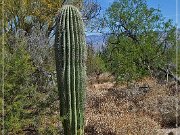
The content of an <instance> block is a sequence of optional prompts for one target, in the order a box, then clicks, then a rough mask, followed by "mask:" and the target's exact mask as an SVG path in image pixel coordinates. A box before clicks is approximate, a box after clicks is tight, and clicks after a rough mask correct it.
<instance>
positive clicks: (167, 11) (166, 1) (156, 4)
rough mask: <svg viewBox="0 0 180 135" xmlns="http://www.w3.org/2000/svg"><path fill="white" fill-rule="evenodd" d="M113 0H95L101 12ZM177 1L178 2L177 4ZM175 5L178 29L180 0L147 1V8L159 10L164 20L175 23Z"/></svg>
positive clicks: (179, 24) (179, 25) (179, 23)
mask: <svg viewBox="0 0 180 135" xmlns="http://www.w3.org/2000/svg"><path fill="white" fill-rule="evenodd" d="M113 1H114V0H97V2H98V3H99V4H100V5H101V7H102V12H103V11H105V10H106V9H107V8H108V7H109V6H110V5H111V4H112V2H113ZM177 1H178V2H177ZM176 3H178V6H177V7H178V8H179V9H178V10H177V11H178V12H179V13H178V18H179V19H178V27H179V28H180V22H179V21H180V0H147V4H148V6H149V7H153V8H159V9H160V10H161V13H162V14H163V16H164V17H165V18H166V19H172V20H173V22H174V24H175V23H176Z"/></svg>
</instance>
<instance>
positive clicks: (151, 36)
mask: <svg viewBox="0 0 180 135" xmlns="http://www.w3.org/2000/svg"><path fill="white" fill-rule="evenodd" d="M104 16H105V17H104V20H105V24H106V27H108V29H109V30H110V33H111V36H110V38H109V40H108V44H107V48H106V49H105V52H104V54H105V55H104V59H107V60H108V61H107V64H108V67H109V69H110V70H111V71H112V72H114V73H115V74H116V76H117V78H119V79H120V80H121V79H124V78H126V79H125V80H129V79H130V80H131V79H134V78H139V77H141V76H144V75H148V74H151V73H152V72H153V71H155V70H156V69H158V68H165V66H166V65H167V64H171V63H172V59H173V57H175V53H174V51H175V26H173V25H172V21H171V20H168V21H167V22H165V21H164V17H163V16H162V14H161V11H160V10H159V9H154V8H148V6H147V3H146V1H145V0H117V1H115V2H113V4H112V5H111V6H110V7H109V8H108V9H107V11H106V14H105V15H104ZM107 56H108V57H107Z"/></svg>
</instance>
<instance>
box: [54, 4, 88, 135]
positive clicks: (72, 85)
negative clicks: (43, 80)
mask: <svg viewBox="0 0 180 135" xmlns="http://www.w3.org/2000/svg"><path fill="white" fill-rule="evenodd" d="M56 23H57V24H56V34H55V38H56V39H55V59H56V71H57V80H58V90H59V98H60V117H61V121H62V124H63V127H64V134H65V135H82V134H84V98H85V95H84V94H85V80H86V66H85V64H86V44H85V32H84V24H83V21H82V17H81V14H80V12H79V11H78V9H77V8H76V7H75V6H72V5H64V6H63V7H62V8H61V10H60V12H59V18H58V19H57V22H56Z"/></svg>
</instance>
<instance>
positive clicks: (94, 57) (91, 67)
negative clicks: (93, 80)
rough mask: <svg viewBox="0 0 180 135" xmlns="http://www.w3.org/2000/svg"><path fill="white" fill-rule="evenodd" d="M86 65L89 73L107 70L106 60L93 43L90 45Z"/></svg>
mask: <svg viewBox="0 0 180 135" xmlns="http://www.w3.org/2000/svg"><path fill="white" fill-rule="evenodd" d="M86 65H87V74H88V75H93V74H96V73H103V72H106V67H105V62H104V60H103V59H102V57H101V54H100V53H98V52H95V51H94V48H93V46H91V45H88V49H87V62H86Z"/></svg>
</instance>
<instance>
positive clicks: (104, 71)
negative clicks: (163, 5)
mask: <svg viewBox="0 0 180 135" xmlns="http://www.w3.org/2000/svg"><path fill="white" fill-rule="evenodd" d="M66 4H67V1H63V0H39V1H36V0H16V1H14V0H8V1H3V2H2V3H1V4H0V7H1V9H2V10H1V11H0V12H1V14H0V17H1V18H2V21H1V22H0V26H1V27H0V28H1V29H0V42H1V43H2V44H0V48H1V51H0V71H2V72H0V76H1V78H0V82H1V83H0V87H1V88H2V91H0V106H1V108H0V129H1V131H2V134H4V135H58V134H65V133H66V134H69V131H68V130H67V129H68V128H69V126H70V125H66V124H64V123H63V122H64V119H63V117H62V116H63V115H64V114H62V113H61V114H60V110H67V108H66V105H63V104H62V103H63V101H65V100H63V96H62V95H60V94H62V93H63V92H66V91H63V90H70V89H68V88H69V87H68V86H67V85H64V87H65V88H67V89H63V90H62V91H60V89H58V87H61V86H62V85H63V84H64V83H62V82H63V81H64V82H67V81H66V79H67V77H65V78H66V79H64V78H63V77H62V76H61V73H62V71H61V70H60V71H59V72H57V70H56V67H57V66H60V67H61V66H62V62H67V61H66V59H65V58H64V57H60V58H59V57H57V55H58V56H62V55H61V53H62V51H61V50H58V45H59V44H63V45H64V42H68V43H69V46H71V45H73V44H80V45H83V44H84V42H83V41H82V40H83V38H84V37H83V34H85V33H84V32H83V23H84V27H85V30H86V34H87V35H88V33H90V32H92V31H93V32H95V33H100V34H101V35H102V36H104V44H103V45H102V46H101V45H99V46H98V49H97V47H96V46H97V45H94V42H95V41H94V40H93V39H92V41H91V42H86V48H87V49H85V48H83V49H82V50H86V51H87V52H84V51H82V52H81V53H80V54H79V55H78V54H77V55H78V57H80V56H83V58H82V61H81V62H80V64H79V65H78V66H79V67H81V66H82V65H81V64H82V63H83V64H84V65H83V66H82V68H75V69H76V71H74V72H72V74H70V73H68V72H66V73H65V74H68V75H69V76H68V77H70V76H71V75H74V73H77V74H78V73H79V74H80V75H82V78H77V79H79V81H77V79H76V78H75V80H74V82H75V83H74V84H75V85H73V86H72V87H76V88H77V89H78V90H83V92H85V93H84V94H85V95H86V96H85V97H86V98H85V100H84V101H83V103H84V104H83V105H82V106H80V111H84V112H81V115H83V116H80V117H81V118H78V119H77V118H76V116H77V115H75V113H74V112H76V111H75V110H76V109H75V108H74V110H71V111H72V113H73V115H74V116H75V117H73V119H77V121H76V122H74V123H75V124H74V126H77V125H79V127H80V128H79V129H81V128H83V129H84V131H83V132H84V133H83V132H81V131H80V130H78V131H76V130H74V131H73V133H71V134H85V135H166V134H169V135H170V134H175V135H176V134H179V133H180V128H179V126H180V124H179V121H180V101H179V97H180V87H179V85H180V79H179V75H180V68H178V66H179V64H180V62H179V56H180V55H179V54H178V52H179V45H180V40H179V33H180V31H179V29H178V28H177V27H176V26H175V25H174V24H173V21H172V20H167V19H165V18H164V17H163V15H162V13H161V10H160V9H155V8H152V7H149V6H148V5H147V1H146V0H115V1H114V2H113V3H112V4H111V5H110V6H109V7H108V8H107V10H106V11H105V12H101V5H100V4H99V3H98V2H97V1H95V0H84V1H82V0H72V1H70V5H72V6H73V7H74V8H75V9H76V10H74V9H73V10H69V11H63V14H59V13H60V12H59V11H60V9H62V7H63V5H66ZM68 9H69V7H68ZM78 10H79V11H80V12H79V11H78ZM66 12H67V13H68V15H67V16H69V15H70V16H71V15H72V14H73V15H74V14H75V12H78V17H77V18H78V19H79V18H80V17H79V16H80V14H81V15H82V16H81V17H82V18H81V19H82V21H83V22H81V21H80V22H78V21H79V20H78V21H77V20H76V17H72V20H71V18H70V20H69V21H68V20H67V19H66V15H65V17H62V16H63V15H64V13H66ZM71 13H72V14H71ZM58 17H62V18H64V19H65V20H64V22H65V21H67V22H66V23H67V24H70V23H68V22H73V19H74V18H75V19H74V23H73V24H72V25H71V24H70V25H69V27H70V30H71V31H70V34H69V36H70V37H71V36H72V35H74V37H77V38H72V39H71V41H69V39H66V40H59V38H57V37H58V36H57V29H58V28H61V26H63V24H64V22H63V21H61V23H62V25H59V26H58V28H57V22H58V21H57V20H58ZM77 22H78V23H77ZM58 23H59V22H58ZM76 25H78V29H79V30H78V29H76V27H75V26H76ZM64 27H67V25H64ZM63 30H64V29H62V30H60V33H61V34H62V35H63V34H65V35H66V32H64V31H63ZM76 30H77V31H76ZM74 31H75V33H78V32H79V31H80V32H79V34H82V33H83V34H82V35H78V36H77V35H75V34H74V33H73V32H74ZM72 33H73V34H72ZM58 34H59V33H58ZM55 35H56V36H55ZM67 35H68V34H67ZM95 36H97V35H95ZM65 37H66V36H65ZM67 37H68V36H67ZM74 39H80V40H81V41H78V42H74V41H73V40H74ZM70 42H71V43H72V44H70ZM55 45H57V46H55ZM84 45H85V44H84ZM62 48H63V47H62ZM72 48H73V47H72ZM72 48H71V49H72ZM76 49H77V48H76ZM74 50H75V48H74ZM59 52H61V53H59ZM71 52H72V55H71V56H72V57H71V58H72V59H71V62H72V63H71V64H70V66H68V67H69V68H71V69H73V66H72V65H73V61H75V59H74V57H75V56H76V55H75V56H74V55H73V49H72V51H71ZM84 53H87V54H86V55H87V58H86V61H83V60H84V59H85V58H84V57H85V56H84ZM67 56H68V54H67ZM77 61H78V60H77ZM77 61H76V62H75V63H76V64H78V62H77ZM85 65H86V74H87V79H86V86H82V88H79V87H77V86H76V82H80V83H81V82H83V84H82V85H84V76H85V74H84V73H85ZM78 66H77V65H76V67H78ZM81 71H82V72H83V73H82V74H81V73H80V72H81ZM58 79H60V80H61V81H60V82H61V83H60V82H59V80H58ZM71 79H72V78H71ZM72 80H73V79H72ZM78 92H79V91H78ZM71 94H72V93H71ZM80 100H81V98H80ZM67 104H68V103H67ZM71 104H72V105H74V106H75V100H72V101H71ZM77 104H78V103H77ZM83 107H84V108H83ZM78 109H79V108H78ZM64 112H66V111H64ZM76 113H77V112H76ZM79 121H81V123H80V122H79ZM64 127H66V128H64Z"/></svg>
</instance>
